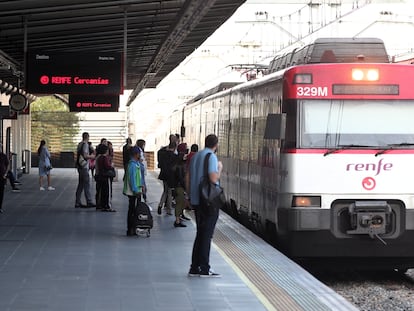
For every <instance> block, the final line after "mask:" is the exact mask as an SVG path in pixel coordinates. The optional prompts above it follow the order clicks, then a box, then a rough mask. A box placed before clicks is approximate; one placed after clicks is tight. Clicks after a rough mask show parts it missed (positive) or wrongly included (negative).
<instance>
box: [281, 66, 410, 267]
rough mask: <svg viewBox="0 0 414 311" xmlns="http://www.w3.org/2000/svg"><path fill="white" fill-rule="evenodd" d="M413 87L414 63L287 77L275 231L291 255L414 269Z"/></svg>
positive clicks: (307, 69)
mask: <svg viewBox="0 0 414 311" xmlns="http://www.w3.org/2000/svg"><path fill="white" fill-rule="evenodd" d="M411 81H414V66H409V65H397V64H358V63H357V64H314V65H304V66H298V67H293V68H292V69H289V70H287V72H286V74H285V78H284V101H283V110H284V112H285V113H286V117H287V122H286V124H287V126H286V137H285V142H284V146H285V147H284V150H283V151H282V160H281V168H280V169H281V170H280V172H281V189H282V191H281V192H282V194H281V196H280V201H279V202H280V204H279V206H280V208H279V209H278V226H279V228H278V230H279V232H278V233H279V235H280V238H281V241H282V244H283V246H284V247H285V249H286V251H287V252H288V253H289V255H290V256H292V257H296V258H303V257H306V258H311V257H335V258H338V257H342V258H347V259H348V260H350V261H352V260H355V261H357V262H358V261H361V262H362V261H363V260H367V262H368V263H370V264H372V265H378V266H380V265H381V266H390V267H393V268H398V269H405V268H409V267H414V247H413V243H414V120H413V118H414V87H413V86H412V84H411ZM373 258H375V261H373V260H372V259H373Z"/></svg>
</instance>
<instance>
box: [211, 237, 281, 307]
mask: <svg viewBox="0 0 414 311" xmlns="http://www.w3.org/2000/svg"><path fill="white" fill-rule="evenodd" d="M212 244H213V246H214V248H215V249H216V250H217V251H218V252H219V253H220V255H221V256H222V257H223V258H224V260H225V261H226V262H227V263H228V264H229V265H230V266H231V267H232V269H233V270H234V271H235V272H236V274H237V275H238V276H239V277H240V279H242V281H243V282H244V283H245V284H246V285H247V286H248V287H249V288H250V289H251V290H252V292H253V293H254V294H255V296H256V297H257V298H258V299H259V301H260V302H261V303H262V304H263V306H264V307H265V308H266V309H267V310H269V311H277V309H276V308H275V307H274V306H273V304H272V303H271V302H270V301H269V300H268V299H267V298H266V297H265V295H263V293H262V292H261V291H260V290H259V289H258V288H257V287H256V285H254V284H253V283H252V282H251V281H250V280H249V278H248V277H247V276H246V275H245V274H244V273H243V272H242V271H241V270H240V268H239V267H238V266H237V265H236V263H235V262H234V261H233V260H231V259H230V257H228V256H227V255H226V253H225V252H224V251H223V250H222V249H221V248H220V247H219V246H217V245H216V243H212Z"/></svg>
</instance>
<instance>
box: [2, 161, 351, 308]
mask: <svg viewBox="0 0 414 311" xmlns="http://www.w3.org/2000/svg"><path fill="white" fill-rule="evenodd" d="M119 175H120V181H118V182H114V183H113V199H112V202H113V204H112V205H113V208H114V209H116V210H117V212H116V213H104V212H99V211H96V210H95V209H94V208H89V209H79V208H74V205H75V190H76V186H77V178H78V177H77V172H76V170H75V169H57V168H55V169H53V171H52V186H54V187H55V188H56V190H55V191H39V185H38V175H37V169H32V170H31V173H30V174H27V175H24V176H23V177H22V178H21V181H22V183H23V184H22V185H21V186H19V187H20V188H21V192H20V193H13V192H11V188H10V185H7V187H6V191H5V198H4V202H3V209H4V213H3V214H0V280H1V281H0V310H4V311H7V310H9V311H11V310H13V311H14V310H19V311H20V310H31V311H33V310H42V311H43V310H46V311H49V310H50V311H65V310H70V311H74V310H76V311H79V310H87V311H90V310H96V311H97V310H99V311H104V310H108V311H117V310H122V311H129V310H146V311H151V310H154V311H164V310H165V311H174V310H177V311H187V310H201V311H204V310H206V311H207V310H209V311H224V310H226V311H228V310H237V311H238V310H246V311H251V310H255V311H259V310H282V311H285V310H286V311H296V310H298V311H300V310H304V311H307V310H315V311H320V310H335V311H336V310H357V308H356V307H355V306H353V305H352V304H350V303H349V302H347V301H346V300H345V299H344V298H343V297H341V296H339V295H338V294H336V293H335V292H334V291H332V290H331V289H330V288H328V287H326V286H325V285H324V284H322V283H321V282H319V281H318V280H316V279H315V278H313V277H312V276H311V275H310V274H308V273H307V272H306V271H305V270H304V269H302V268H301V267H299V266H298V265H297V264H295V263H293V262H292V261H290V260H289V259H288V258H286V257H285V256H284V255H283V254H281V253H280V252H278V251H277V250H276V249H274V248H273V247H271V246H269V245H268V244H266V243H265V242H264V241H263V240H261V239H260V238H258V237H257V236H255V235H254V234H252V233H251V232H249V231H248V230H247V229H245V228H244V227H242V226H241V225H239V224H238V223H237V222H235V221H234V220H233V219H232V218H230V217H229V216H227V215H226V214H225V213H221V214H220V217H219V221H218V223H217V227H216V231H215V235H214V243H213V247H212V249H211V256H210V264H211V266H212V268H213V269H214V270H215V271H216V272H218V273H220V274H221V275H222V277H221V278H199V277H188V276H187V272H188V270H189V265H190V260H191V251H192V245H193V241H194V237H195V225H194V222H193V221H186V224H187V227H186V228H174V226H173V222H174V216H167V215H165V212H164V211H163V214H162V215H161V216H158V215H157V212H156V210H157V205H158V200H159V197H160V195H161V191H162V185H161V183H160V182H159V181H158V180H157V179H156V174H155V173H154V172H149V174H148V175H147V184H148V202H149V205H150V206H152V208H153V215H154V228H153V229H152V230H151V236H150V237H146V236H145V235H143V236H138V237H127V236H126V218H127V209H128V207H127V205H128V199H127V198H126V197H125V196H123V195H122V181H121V180H122V176H123V172H122V170H119ZM91 186H92V187H91V188H92V189H93V191H92V193H93V194H94V192H95V191H94V187H95V184H94V182H92V185H91ZM83 203H85V201H83ZM186 214H187V216H189V217H192V218H193V215H192V212H186Z"/></svg>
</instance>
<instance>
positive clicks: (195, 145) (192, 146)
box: [190, 144, 198, 152]
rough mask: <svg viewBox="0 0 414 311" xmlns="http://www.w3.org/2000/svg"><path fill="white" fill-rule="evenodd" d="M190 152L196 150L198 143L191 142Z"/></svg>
mask: <svg viewBox="0 0 414 311" xmlns="http://www.w3.org/2000/svg"><path fill="white" fill-rule="evenodd" d="M190 150H191V151H192V152H197V151H198V145H197V144H192V145H191V149H190Z"/></svg>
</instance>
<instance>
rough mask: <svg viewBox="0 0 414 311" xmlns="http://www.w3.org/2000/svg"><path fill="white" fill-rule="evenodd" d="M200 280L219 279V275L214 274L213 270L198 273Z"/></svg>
mask: <svg viewBox="0 0 414 311" xmlns="http://www.w3.org/2000/svg"><path fill="white" fill-rule="evenodd" d="M200 278H221V274H218V273H215V272H214V271H213V270H210V271H208V272H200Z"/></svg>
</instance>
